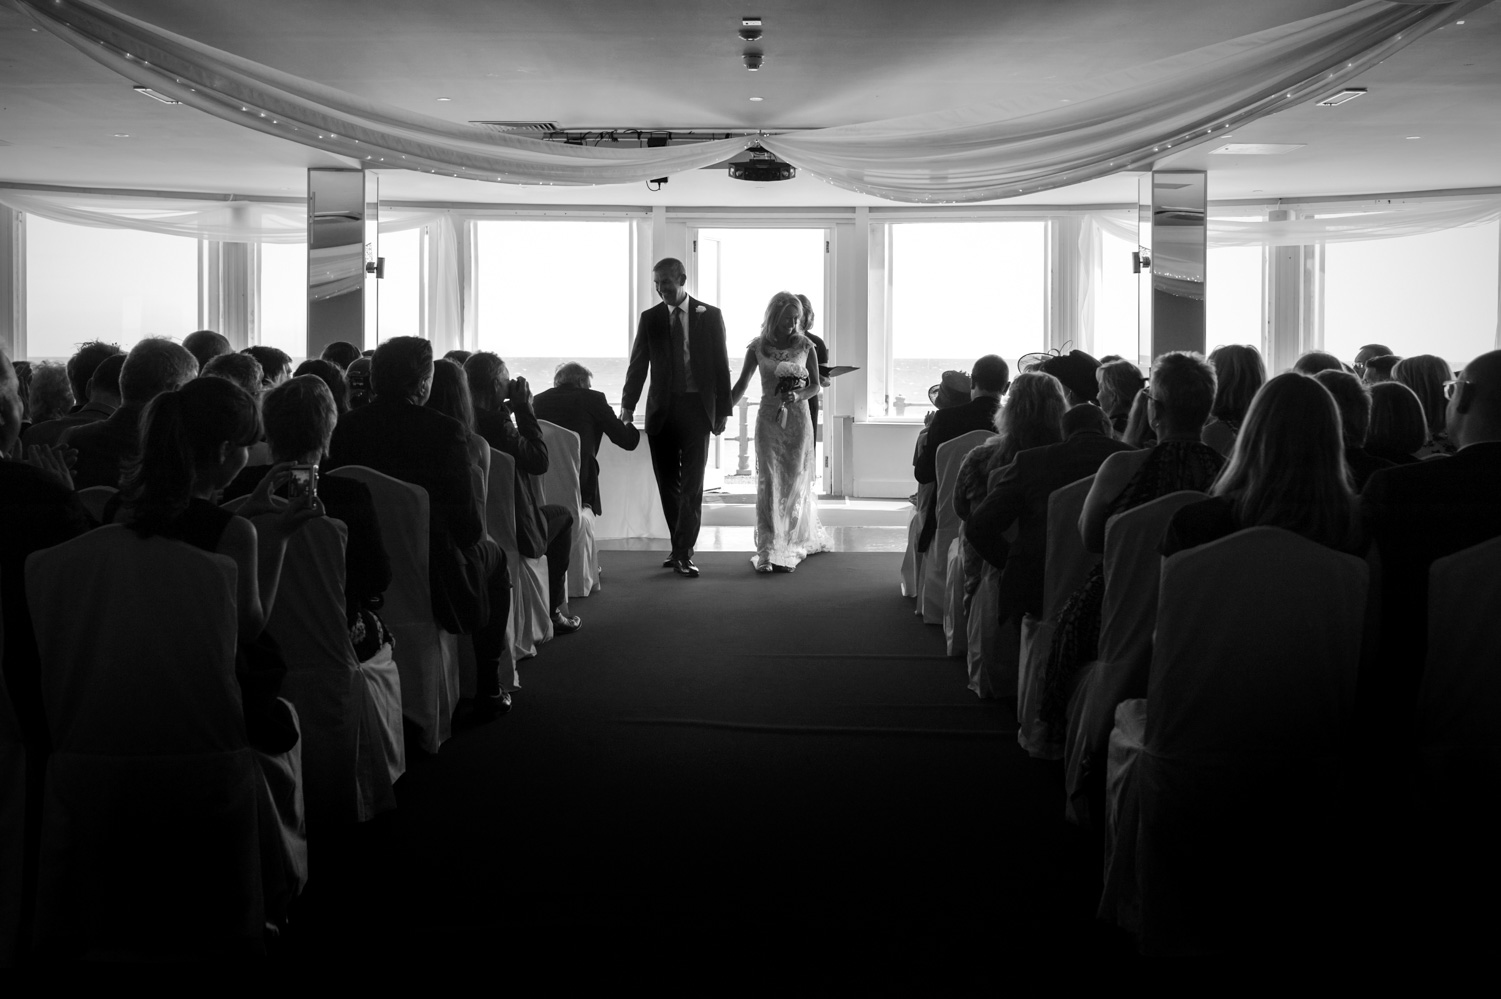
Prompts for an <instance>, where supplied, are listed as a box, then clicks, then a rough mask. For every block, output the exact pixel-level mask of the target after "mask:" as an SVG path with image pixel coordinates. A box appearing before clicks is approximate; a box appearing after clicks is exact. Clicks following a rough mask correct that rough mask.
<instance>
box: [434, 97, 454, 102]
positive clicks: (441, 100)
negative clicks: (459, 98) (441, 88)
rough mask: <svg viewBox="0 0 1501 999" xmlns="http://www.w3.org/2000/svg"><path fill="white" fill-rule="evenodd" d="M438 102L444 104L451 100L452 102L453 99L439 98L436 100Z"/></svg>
mask: <svg viewBox="0 0 1501 999" xmlns="http://www.w3.org/2000/svg"><path fill="white" fill-rule="evenodd" d="M438 100H439V101H440V102H445V103H446V102H448V101H451V100H453V98H452V97H439V98H438Z"/></svg>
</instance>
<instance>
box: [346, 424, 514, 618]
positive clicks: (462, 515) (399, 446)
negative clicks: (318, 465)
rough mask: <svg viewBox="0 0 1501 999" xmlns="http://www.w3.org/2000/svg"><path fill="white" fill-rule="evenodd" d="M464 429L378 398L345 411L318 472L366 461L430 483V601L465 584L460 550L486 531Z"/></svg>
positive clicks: (415, 481) (416, 482)
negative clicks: (477, 497)
mask: <svg viewBox="0 0 1501 999" xmlns="http://www.w3.org/2000/svg"><path fill="white" fill-rule="evenodd" d="M468 441H469V432H468V431H467V430H465V429H464V427H463V426H462V425H461V424H460V423H459V421H457V420H455V419H453V418H452V417H449V416H444V415H443V414H442V413H440V412H438V411H437V410H435V409H429V408H427V407H426V406H417V405H413V404H412V403H410V402H407V401H405V400H400V399H376V400H375V401H374V402H372V403H371V404H370V405H368V406H365V407H363V408H361V409H357V410H353V411H351V412H349V413H346V414H344V416H343V417H341V418H340V419H339V424H338V426H337V427H335V428H334V436H333V440H331V441H330V442H329V447H328V457H327V458H325V459H323V471H325V472H331V471H333V470H334V469H336V468H339V467H341V466H344V465H365V466H367V467H369V468H373V469H375V470H376V471H377V472H384V473H385V474H386V475H389V476H391V477H392V478H394V479H400V480H402V481H403V482H410V483H411V484H412V485H414V486H421V487H422V488H423V489H426V490H427V500H428V544H429V551H430V553H431V554H430V557H429V559H428V577H429V580H430V581H431V582H432V585H433V591H434V602H435V604H436V603H437V601H438V600H439V599H440V597H439V595H440V594H442V593H448V592H456V591H459V590H463V589H465V588H467V583H466V582H465V581H464V579H463V573H462V567H461V566H460V564H459V561H458V552H459V551H461V550H463V549H467V548H471V547H473V546H474V545H476V544H478V543H479V542H480V540H481V539H482V538H483V537H484V535H485V529H484V522H483V521H482V520H481V519H480V509H479V504H478V502H477V501H476V500H475V496H474V489H473V487H472V484H471V481H472V480H471V478H470V472H469V443H468Z"/></svg>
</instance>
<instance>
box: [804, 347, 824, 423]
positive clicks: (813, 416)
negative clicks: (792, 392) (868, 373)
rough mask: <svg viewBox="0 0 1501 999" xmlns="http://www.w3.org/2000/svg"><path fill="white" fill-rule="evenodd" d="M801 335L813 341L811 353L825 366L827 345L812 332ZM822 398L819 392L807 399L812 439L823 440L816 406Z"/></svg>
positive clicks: (817, 406) (821, 402) (820, 403)
mask: <svg viewBox="0 0 1501 999" xmlns="http://www.w3.org/2000/svg"><path fill="white" fill-rule="evenodd" d="M803 336H805V337H807V338H808V339H809V340H812V341H813V353H814V355H815V356H816V357H817V358H818V363H819V364H820V365H822V366H827V365H828V363H829V345H828V344H826V343H824V342H823V338H822V337H819V336H817V335H815V334H813V333H808V332H806V331H805V332H804V333H803ZM823 399H824V394H823V393H822V392H820V393H818V394H817V395H815V396H814V397H813V398H811V399H809V400H808V422H809V423H810V424H812V425H813V434H814V438H813V439H814V440H816V441H821V440H823V436H822V434H821V433H820V431H821V430H822V429H823V428H822V427H820V426H819V425H818V408H819V406H821V405H822V404H823Z"/></svg>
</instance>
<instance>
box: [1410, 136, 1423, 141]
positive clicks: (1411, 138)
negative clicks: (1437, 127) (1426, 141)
mask: <svg viewBox="0 0 1501 999" xmlns="http://www.w3.org/2000/svg"><path fill="white" fill-rule="evenodd" d="M1421 138H1422V136H1421V135H1409V136H1408V137H1407V141H1408V142H1411V141H1412V140H1413V139H1421Z"/></svg>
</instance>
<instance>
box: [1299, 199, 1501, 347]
mask: <svg viewBox="0 0 1501 999" xmlns="http://www.w3.org/2000/svg"><path fill="white" fill-rule="evenodd" d="M1497 225H1498V223H1496V222H1491V223H1489V224H1487V225H1481V226H1472V227H1469V228H1462V229H1449V230H1446V231H1444V232H1435V233H1429V234H1427V235H1423V236H1403V237H1399V238H1396V239H1378V240H1369V241H1363V242H1357V243H1329V244H1327V245H1326V246H1325V249H1324V349H1325V350H1327V351H1329V352H1330V353H1332V354H1334V355H1335V356H1336V357H1339V358H1342V359H1344V360H1346V361H1348V360H1349V359H1350V358H1352V357H1354V356H1355V352H1356V351H1357V350H1358V349H1359V348H1360V347H1361V346H1362V345H1364V344H1368V343H1383V344H1386V345H1387V346H1388V347H1390V348H1392V350H1394V351H1396V352H1397V353H1398V354H1400V355H1402V356H1404V357H1410V356H1412V355H1414V354H1437V355H1438V356H1439V357H1442V358H1444V359H1445V360H1446V361H1448V362H1449V366H1450V367H1451V368H1454V369H1459V368H1462V367H1464V366H1465V365H1466V364H1468V363H1469V362H1470V361H1471V360H1473V359H1474V358H1475V357H1476V356H1477V355H1479V354H1483V353H1485V352H1486V351H1488V350H1494V349H1495V346H1496V297H1497V289H1496V280H1497V277H1496V275H1497V259H1496V255H1497V238H1498V232H1497Z"/></svg>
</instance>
